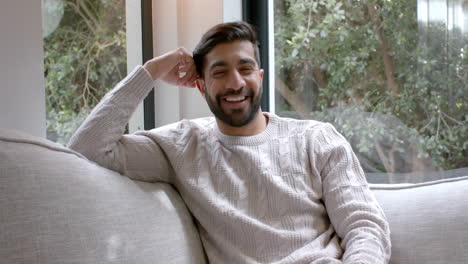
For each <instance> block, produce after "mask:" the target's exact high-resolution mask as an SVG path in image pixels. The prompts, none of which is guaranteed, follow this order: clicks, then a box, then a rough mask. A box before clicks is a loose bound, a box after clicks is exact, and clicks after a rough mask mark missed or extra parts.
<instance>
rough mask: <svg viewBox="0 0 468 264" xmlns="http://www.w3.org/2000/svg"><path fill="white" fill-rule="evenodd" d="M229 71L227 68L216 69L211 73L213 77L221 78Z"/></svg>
mask: <svg viewBox="0 0 468 264" xmlns="http://www.w3.org/2000/svg"><path fill="white" fill-rule="evenodd" d="M226 73H227V70H224V69H223V70H214V71H213V72H212V73H211V76H212V77H213V78H221V77H223V76H225V75H226Z"/></svg>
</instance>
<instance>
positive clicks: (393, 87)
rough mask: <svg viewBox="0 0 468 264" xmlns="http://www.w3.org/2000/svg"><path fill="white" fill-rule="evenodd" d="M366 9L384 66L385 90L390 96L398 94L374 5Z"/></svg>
mask: <svg viewBox="0 0 468 264" xmlns="http://www.w3.org/2000/svg"><path fill="white" fill-rule="evenodd" d="M367 9H368V10H369V15H370V18H371V21H372V23H373V24H374V26H375V33H376V34H377V37H378V39H379V42H380V52H381V53H382V58H383V61H384V66H385V76H386V77H387V89H388V91H389V92H390V93H392V94H398V93H399V92H400V88H399V87H398V83H397V82H396V80H395V77H394V76H393V75H394V70H393V60H392V57H391V56H390V55H389V48H388V45H387V44H386V43H385V39H384V36H383V32H382V21H381V19H380V18H379V17H378V16H377V13H376V11H375V9H376V6H375V5H373V4H368V5H367Z"/></svg>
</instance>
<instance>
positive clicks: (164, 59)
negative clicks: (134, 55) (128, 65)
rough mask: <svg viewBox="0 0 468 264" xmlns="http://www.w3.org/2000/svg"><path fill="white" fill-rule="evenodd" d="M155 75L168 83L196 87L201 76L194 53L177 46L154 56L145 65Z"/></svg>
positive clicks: (154, 78) (154, 77)
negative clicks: (194, 60) (193, 56)
mask: <svg viewBox="0 0 468 264" xmlns="http://www.w3.org/2000/svg"><path fill="white" fill-rule="evenodd" d="M143 67H144V68H145V69H146V70H147V71H148V72H149V73H150V74H151V76H152V77H153V80H157V79H160V80H162V81H164V82H166V83H168V84H172V85H177V86H186V87H195V80H196V79H197V78H198V77H199V76H198V74H197V71H196V69H195V63H194V62H193V58H192V55H191V54H190V53H189V52H188V51H187V50H186V49H185V48H177V49H175V50H172V51H170V52H168V53H166V54H163V55H161V56H159V57H156V58H153V59H151V60H149V61H147V62H146V63H145V65H144V66H143Z"/></svg>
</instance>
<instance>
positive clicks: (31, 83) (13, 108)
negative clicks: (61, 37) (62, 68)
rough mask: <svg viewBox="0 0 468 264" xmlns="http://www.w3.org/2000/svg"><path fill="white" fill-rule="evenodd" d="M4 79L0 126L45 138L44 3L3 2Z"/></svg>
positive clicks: (0, 59)
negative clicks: (42, 4)
mask: <svg viewBox="0 0 468 264" xmlns="http://www.w3.org/2000/svg"><path fill="white" fill-rule="evenodd" d="M0 80H1V84H0V127H1V128H13V129H18V130H22V131H24V132H27V133H30V134H33V135H36V136H40V137H45V136H46V121H45V91H44V66H43V44H42V20H41V1H30V0H14V1H12V0H7V1H1V3H0Z"/></svg>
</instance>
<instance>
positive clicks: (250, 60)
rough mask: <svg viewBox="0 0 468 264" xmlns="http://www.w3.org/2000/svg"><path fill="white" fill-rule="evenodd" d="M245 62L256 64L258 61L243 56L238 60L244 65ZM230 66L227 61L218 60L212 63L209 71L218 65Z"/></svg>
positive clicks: (239, 63)
mask: <svg viewBox="0 0 468 264" xmlns="http://www.w3.org/2000/svg"><path fill="white" fill-rule="evenodd" d="M243 64H254V65H255V64H256V62H255V61H254V60H253V59H251V58H241V59H240V60H239V62H238V65H243ZM225 66H228V63H227V62H225V61H216V62H215V63H213V64H211V66H210V68H209V69H208V71H211V70H212V69H214V68H216V67H225Z"/></svg>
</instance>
